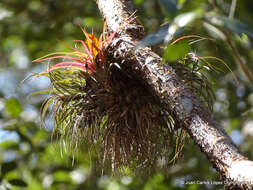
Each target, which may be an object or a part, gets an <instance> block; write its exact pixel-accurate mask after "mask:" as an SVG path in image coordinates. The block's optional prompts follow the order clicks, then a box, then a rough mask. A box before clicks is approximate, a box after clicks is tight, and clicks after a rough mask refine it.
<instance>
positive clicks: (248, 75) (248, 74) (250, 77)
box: [223, 30, 253, 84]
mask: <svg viewBox="0 0 253 190" xmlns="http://www.w3.org/2000/svg"><path fill="white" fill-rule="evenodd" d="M223 33H224V34H225V36H226V38H227V43H228V45H229V47H230V48H231V49H232V51H233V53H234V56H235V58H236V59H237V61H238V62H239V64H240V66H241V68H242V70H243V72H244V73H245V75H246V76H247V78H248V79H249V81H250V82H251V83H252V84H253V74H252V73H251V71H250V69H249V68H248V67H247V65H246V64H244V63H243V60H242V59H241V56H240V54H239V52H238V50H237V48H236V47H235V46H234V44H233V42H232V40H231V37H230V34H229V33H228V31H225V30H224V31H223Z"/></svg>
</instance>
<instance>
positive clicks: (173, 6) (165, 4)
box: [159, 0, 178, 17]
mask: <svg viewBox="0 0 253 190" xmlns="http://www.w3.org/2000/svg"><path fill="white" fill-rule="evenodd" d="M159 3H160V6H161V9H162V11H163V12H164V14H165V15H166V16H169V17H171V16H173V15H175V14H176V12H177V11H178V6H177V3H176V2H175V1H174V0H159Z"/></svg>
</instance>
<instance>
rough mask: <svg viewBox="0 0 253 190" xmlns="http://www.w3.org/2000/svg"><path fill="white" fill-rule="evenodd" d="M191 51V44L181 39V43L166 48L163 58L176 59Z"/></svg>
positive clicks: (167, 59)
mask: <svg viewBox="0 0 253 190" xmlns="http://www.w3.org/2000/svg"><path fill="white" fill-rule="evenodd" d="M189 51H190V46H189V44H188V42H187V41H185V40H184V41H181V42H179V43H176V44H173V45H168V47H167V48H166V50H165V52H164V55H163V58H164V59H165V60H166V61H176V60H178V59H180V58H182V57H184V56H185V55H186V54H187V53H189Z"/></svg>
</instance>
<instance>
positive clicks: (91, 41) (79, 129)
mask: <svg viewBox="0 0 253 190" xmlns="http://www.w3.org/2000/svg"><path fill="white" fill-rule="evenodd" d="M82 30H83V33H84V35H85V37H86V41H85V42H84V41H82V40H77V41H76V42H77V43H80V45H81V49H79V48H73V47H69V48H70V49H71V50H72V52H58V53H53V54H49V55H46V56H44V57H42V58H39V59H37V60H35V62H48V61H50V63H55V64H54V65H52V66H49V68H48V69H47V70H46V71H44V72H42V73H40V74H39V75H38V76H47V77H49V78H50V80H51V90H50V94H51V97H49V98H48V99H47V100H46V101H45V102H44V104H43V105H42V108H41V112H42V113H41V114H42V118H43V119H44V118H45V116H46V113H47V110H48V107H49V105H51V104H52V105H53V108H52V110H53V116H54V121H55V127H54V133H53V135H54V136H57V137H60V138H61V139H62V140H67V141H68V142H69V143H70V145H71V147H72V148H75V147H77V146H78V145H79V144H80V142H82V144H85V145H86V146H87V147H88V150H89V152H90V153H91V154H94V155H95V156H96V157H97V158H98V159H97V160H98V162H99V164H100V166H102V167H101V168H103V170H107V169H108V170H112V171H119V169H122V168H125V166H126V167H130V168H131V167H133V168H134V169H135V171H142V169H143V168H148V169H151V168H157V166H159V168H160V167H164V166H168V164H169V163H170V162H171V161H174V160H175V159H176V158H178V157H179V155H180V153H181V150H182V148H183V144H184V143H183V141H184V136H185V133H184V132H183V131H182V130H181V129H179V130H176V131H174V130H173V128H174V125H175V121H174V120H173V118H172V117H171V116H170V113H169V112H168V111H167V110H165V109H163V106H162V105H161V104H160V102H159V100H158V99H157V98H156V97H154V96H153V95H152V94H151V93H150V92H149V90H148V88H147V86H146V85H145V84H144V83H143V82H142V81H140V80H138V79H136V78H135V77H134V76H130V75H129V74H126V73H125V72H124V71H122V69H121V68H120V67H117V63H111V62H110V60H108V59H107V58H106V55H104V52H106V51H105V47H106V46H107V45H108V43H110V39H112V38H113V35H114V34H112V35H111V36H109V37H108V38H106V39H105V37H103V35H101V36H100V38H99V40H98V39H97V38H96V37H95V36H94V35H93V34H88V33H87V32H86V31H85V30H84V29H82ZM106 44H107V45H106ZM170 155H171V156H170ZM136 169H137V170H136ZM138 169H141V170H138ZM108 170H107V171H108ZM143 171H145V170H143Z"/></svg>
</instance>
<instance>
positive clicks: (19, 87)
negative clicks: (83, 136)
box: [0, 0, 253, 190]
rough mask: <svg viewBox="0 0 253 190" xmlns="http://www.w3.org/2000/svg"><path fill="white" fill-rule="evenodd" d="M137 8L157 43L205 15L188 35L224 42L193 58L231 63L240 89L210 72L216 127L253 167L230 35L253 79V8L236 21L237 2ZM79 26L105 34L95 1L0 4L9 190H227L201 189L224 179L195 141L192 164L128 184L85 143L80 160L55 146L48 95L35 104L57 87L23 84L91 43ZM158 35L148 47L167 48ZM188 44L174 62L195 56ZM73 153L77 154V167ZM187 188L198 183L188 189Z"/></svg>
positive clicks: (250, 123) (160, 1) (158, 1)
mask: <svg viewBox="0 0 253 190" xmlns="http://www.w3.org/2000/svg"><path fill="white" fill-rule="evenodd" d="M134 4H135V7H136V8H137V10H138V12H137V15H138V16H139V18H140V20H141V22H142V23H143V24H144V25H145V30H146V32H147V34H148V33H155V32H156V31H159V28H160V25H161V24H164V23H168V22H175V18H178V16H180V15H181V17H182V18H183V20H184V19H186V18H185V17H184V16H185V14H184V13H192V14H196V15H198V17H197V18H196V19H194V20H193V21H192V22H190V23H188V24H187V25H186V26H185V27H184V28H183V32H182V35H187V34H188V35H189V34H196V35H201V36H205V37H211V38H214V39H215V42H213V41H209V40H204V41H200V42H198V43H195V44H193V45H191V46H190V49H191V51H192V52H194V53H197V54H198V55H199V56H216V57H218V58H221V59H223V60H224V61H225V62H226V63H227V64H228V65H229V66H230V68H231V69H232V70H233V72H234V73H235V74H236V76H237V78H238V79H239V84H236V83H235V82H234V79H233V77H232V76H231V73H230V72H229V71H227V70H226V67H225V66H224V65H222V64H220V63H217V62H213V63H212V64H217V66H219V67H220V68H221V69H222V70H223V71H224V73H216V72H213V71H211V72H206V75H208V76H209V78H210V79H211V80H212V81H213V89H214V91H215V94H216V101H215V104H214V115H215V117H216V119H217V120H218V122H219V123H221V124H222V126H223V127H224V128H225V130H226V131H227V132H228V133H229V135H231V137H232V138H233V140H234V141H235V142H236V143H237V144H238V146H239V147H240V149H241V151H242V152H243V154H245V155H246V156H248V157H249V158H250V159H251V160H252V159H253V151H252V146H253V141H252V139H253V132H252V130H253V119H252V118H253V92H252V89H253V87H252V84H251V82H250V81H249V80H248V78H247V76H246V75H245V73H244V72H243V70H242V69H241V67H240V65H239V64H238V61H237V60H236V59H235V55H234V52H233V51H232V50H231V48H230V47H229V46H228V44H227V41H226V39H225V38H224V34H223V31H227V32H228V33H229V35H230V37H231V40H232V42H233V43H234V45H235V47H236V48H237V49H238V51H239V53H240V55H241V58H242V59H243V61H244V62H245V64H246V65H247V67H248V70H249V71H251V72H253V64H252V63H253V50H252V45H253V43H252V42H253V35H252V34H253V33H252V32H253V31H252V27H253V26H252V20H253V12H252V11H251V10H253V4H252V2H251V0H244V1H237V6H236V10H235V15H234V18H236V19H228V15H229V13H230V12H231V8H230V5H231V1H230V0H178V1H176V0H134ZM215 18H216V19H215ZM78 24H81V25H82V26H84V27H86V29H87V31H91V30H92V29H93V31H94V32H95V34H99V33H101V31H102V26H103V21H102V18H101V16H100V14H99V11H98V9H97V6H96V4H95V2H94V1H92V0H62V1H53V0H30V1H27V0H2V1H1V2H0V169H1V170H0V171H1V173H0V189H36V190H37V189H50V190H51V189H52V190H53V189H62V190H63V189H108V190H118V189H123V190H128V189H129V190H130V189H131V190H132V189H133V190H134V189H143V190H153V189H154V190H163V189H164V190H165V189H189V190H197V189H222V188H223V186H222V185H218V186H217V185H210V184H209V185H207V184H201V183H204V182H208V181H211V180H214V181H218V180H219V176H218V174H217V173H216V172H215V170H214V169H213V168H212V167H211V166H210V165H209V163H208V161H207V160H206V158H205V156H204V155H203V154H202V153H201V152H200V151H199V149H198V147H196V146H195V145H194V143H193V142H192V141H191V140H190V139H189V140H188V142H187V143H186V144H187V145H186V146H185V148H184V157H183V158H182V159H181V160H180V161H179V162H178V163H176V164H175V165H172V166H171V167H170V168H169V169H167V170H166V171H157V173H153V174H152V175H151V176H149V177H145V178H144V177H138V176H134V175H133V174H131V172H130V173H129V174H124V175H121V176H116V175H115V176H109V175H104V176H101V173H100V172H96V171H95V170H94V169H93V168H96V166H95V165H93V166H92V165H91V162H90V157H89V155H87V154H86V153H85V152H86V150H85V143H84V144H82V145H80V149H78V151H77V152H71V150H70V149H68V147H67V146H64V145H60V142H58V141H57V140H56V139H51V138H50V137H51V135H50V134H51V132H52V128H53V123H52V120H51V118H50V117H48V119H47V120H46V123H45V125H46V128H43V127H41V126H42V125H43V124H42V123H41V121H40V115H39V108H40V106H41V103H42V102H43V100H44V99H45V97H46V96H47V95H37V96H33V97H29V96H28V95H29V94H31V93H33V92H36V91H39V90H45V89H47V88H48V85H49V81H48V80H47V79H45V78H43V77H41V78H39V79H35V80H33V79H28V80H25V81H23V79H24V78H26V77H27V76H29V75H30V74H32V73H35V72H41V71H42V70H44V69H45V68H46V66H43V65H41V64H38V63H31V61H32V60H34V59H35V58H38V57H41V56H43V55H46V54H48V53H51V52H56V51H65V50H66V48H65V47H64V46H63V45H62V44H61V43H59V42H58V40H61V41H64V42H65V43H67V44H72V45H73V44H74V43H73V42H72V40H74V39H84V36H83V35H82V32H81V30H80V28H79V27H78ZM222 34H223V35H222ZM156 36H158V37H154V38H147V39H146V41H145V40H144V41H145V42H146V43H147V44H150V45H154V44H157V43H158V44H160V45H161V44H162V41H163V40H164V33H159V35H156ZM183 44H186V45H187V47H185V46H186V45H185V46H180V45H177V46H174V47H171V46H169V50H170V51H165V55H164V57H165V58H166V57H167V58H168V57H169V58H173V59H174V58H175V55H173V53H171V52H173V48H174V51H177V52H182V55H181V56H185V55H184V54H185V53H186V52H185V50H187V51H188V48H189V47H188V43H183ZM158 46H159V45H156V46H154V50H156V51H157V52H158V53H160V54H161V55H162V54H163V50H162V48H160V47H158ZM162 46H163V44H162ZM180 48H181V49H180ZM179 56H180V55H179ZM177 57H178V55H176V58H177ZM168 61H174V60H170V59H168ZM200 64H203V63H200ZM60 147H65V148H60ZM72 154H75V161H74V162H73V157H72ZM187 180H188V181H195V182H198V183H195V184H191V185H189V184H182V182H183V181H187Z"/></svg>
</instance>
